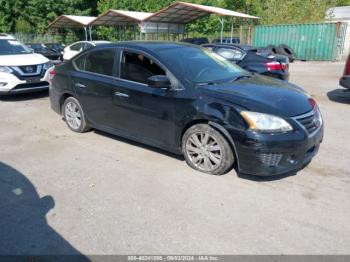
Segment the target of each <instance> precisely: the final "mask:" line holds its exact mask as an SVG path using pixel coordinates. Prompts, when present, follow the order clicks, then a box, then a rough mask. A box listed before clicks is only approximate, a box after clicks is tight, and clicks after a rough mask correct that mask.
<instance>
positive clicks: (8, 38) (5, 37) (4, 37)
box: [0, 33, 16, 40]
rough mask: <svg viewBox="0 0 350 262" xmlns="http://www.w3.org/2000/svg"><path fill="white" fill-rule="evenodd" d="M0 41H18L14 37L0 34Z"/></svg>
mask: <svg viewBox="0 0 350 262" xmlns="http://www.w3.org/2000/svg"><path fill="white" fill-rule="evenodd" d="M0 40H16V39H15V38H14V37H13V36H12V35H9V34H4V33H0Z"/></svg>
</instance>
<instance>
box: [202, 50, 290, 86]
mask: <svg viewBox="0 0 350 262" xmlns="http://www.w3.org/2000/svg"><path fill="white" fill-rule="evenodd" d="M203 47H205V48H208V49H210V50H212V51H214V52H215V53H217V54H219V55H221V56H222V57H224V58H226V59H227V60H229V61H231V62H232V63H235V64H237V65H239V66H240V67H242V68H243V69H246V70H248V71H250V72H254V73H258V74H262V75H267V76H271V77H274V78H279V79H282V80H288V79H289V60H288V57H287V56H284V55H276V54H271V53H269V52H267V50H264V49H259V48H256V47H252V46H247V45H234V44H220V43H218V44H207V45H203Z"/></svg>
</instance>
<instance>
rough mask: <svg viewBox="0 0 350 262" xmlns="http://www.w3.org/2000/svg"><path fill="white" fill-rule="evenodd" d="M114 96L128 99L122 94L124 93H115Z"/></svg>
mask: <svg viewBox="0 0 350 262" xmlns="http://www.w3.org/2000/svg"><path fill="white" fill-rule="evenodd" d="M114 95H115V96H119V97H125V98H128V97H129V95H127V94H124V93H119V92H115V93H114Z"/></svg>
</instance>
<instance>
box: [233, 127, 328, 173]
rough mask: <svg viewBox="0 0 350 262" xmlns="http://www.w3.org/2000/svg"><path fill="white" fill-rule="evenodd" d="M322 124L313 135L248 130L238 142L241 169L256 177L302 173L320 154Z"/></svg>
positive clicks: (236, 143) (300, 131) (235, 136)
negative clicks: (265, 132) (264, 132)
mask: <svg viewBox="0 0 350 262" xmlns="http://www.w3.org/2000/svg"><path fill="white" fill-rule="evenodd" d="M323 132H324V131H323V125H322V126H321V127H320V128H319V129H318V130H317V131H316V132H314V133H313V134H312V135H308V134H306V133H305V132H304V131H302V130H296V131H294V132H291V133H285V134H263V133H257V132H252V131H249V130H247V131H245V132H243V133H241V134H240V135H239V136H240V137H237V133H236V132H234V131H231V132H230V133H231V134H232V137H233V139H234V140H235V149H236V153H237V158H238V169H239V172H240V173H242V174H248V175H257V176H273V175H283V174H286V173H290V172H297V171H299V170H301V169H302V168H303V167H304V166H305V165H306V164H307V163H309V162H310V161H311V160H312V158H313V157H314V156H315V155H316V154H317V152H318V149H319V147H320V144H321V142H322V140H323Z"/></svg>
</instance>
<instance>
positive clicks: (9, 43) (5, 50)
mask: <svg viewBox="0 0 350 262" xmlns="http://www.w3.org/2000/svg"><path fill="white" fill-rule="evenodd" d="M30 53H31V52H30V50H29V48H28V47H26V46H25V45H23V44H21V43H20V42H18V41H17V40H8V39H6V40H4V39H0V55H20V54H30Z"/></svg>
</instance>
